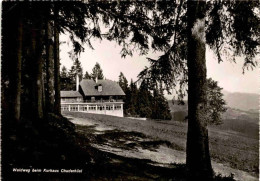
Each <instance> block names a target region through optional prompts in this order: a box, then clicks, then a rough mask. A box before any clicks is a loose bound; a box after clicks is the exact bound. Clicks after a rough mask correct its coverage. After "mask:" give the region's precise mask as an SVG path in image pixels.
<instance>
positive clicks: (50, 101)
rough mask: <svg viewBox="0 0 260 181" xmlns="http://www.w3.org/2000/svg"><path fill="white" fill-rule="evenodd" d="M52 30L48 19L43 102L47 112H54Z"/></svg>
mask: <svg viewBox="0 0 260 181" xmlns="http://www.w3.org/2000/svg"><path fill="white" fill-rule="evenodd" d="M52 37H53V31H52V27H51V22H50V20H47V22H46V27H45V42H46V95H45V103H46V110H47V112H54V72H53V71H54V56H53V41H52Z"/></svg>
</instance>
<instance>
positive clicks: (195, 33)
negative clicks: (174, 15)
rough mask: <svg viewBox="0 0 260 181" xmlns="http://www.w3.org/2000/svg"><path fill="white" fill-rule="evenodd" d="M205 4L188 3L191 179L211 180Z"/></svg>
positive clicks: (189, 169) (199, 2) (189, 155)
mask: <svg viewBox="0 0 260 181" xmlns="http://www.w3.org/2000/svg"><path fill="white" fill-rule="evenodd" d="M205 8H206V3H205V1H188V57H187V59H188V77H189V80H188V108H189V110H188V111H189V113H188V115H189V121H188V135H187V151H186V153H187V155H186V156H187V158H186V159H187V171H188V178H189V180H211V179H212V177H213V170H212V166H211V160H210V154H209V144H208V130H207V119H206V112H207V110H206V103H207V101H206V96H207V95H206V88H207V87H206V86H207V84H206V78H207V77H206V76H207V74H206V73H207V69H206V58H205V53H206V52H205V49H206V45H205V11H206V9H205Z"/></svg>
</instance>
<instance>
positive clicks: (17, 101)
mask: <svg viewBox="0 0 260 181" xmlns="http://www.w3.org/2000/svg"><path fill="white" fill-rule="evenodd" d="M18 14H19V16H18V17H17V18H18V20H17V32H16V42H14V43H16V46H15V48H16V50H17V52H15V57H14V62H13V65H14V68H13V70H14V71H12V73H11V74H12V75H10V78H11V79H10V90H11V92H12V94H11V96H10V98H11V99H12V100H11V106H10V109H11V114H10V115H12V116H13V119H14V121H15V122H19V120H20V112H21V111H20V110H21V71H22V42H23V22H22V10H20V13H18Z"/></svg>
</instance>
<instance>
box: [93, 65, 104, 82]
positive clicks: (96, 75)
mask: <svg viewBox="0 0 260 181" xmlns="http://www.w3.org/2000/svg"><path fill="white" fill-rule="evenodd" d="M91 78H92V79H93V80H96V79H98V80H102V79H104V75H103V70H102V69H101V66H100V64H99V63H98V62H97V63H96V64H95V66H94V67H93V69H92V73H91Z"/></svg>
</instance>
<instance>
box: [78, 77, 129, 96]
mask: <svg viewBox="0 0 260 181" xmlns="http://www.w3.org/2000/svg"><path fill="white" fill-rule="evenodd" d="M98 85H102V91H101V92H98V90H97V88H95V87H96V86H98ZM80 87H81V89H82V91H83V93H84V95H85V96H123V95H125V93H124V91H123V90H122V89H121V87H120V86H119V84H118V83H117V82H115V81H112V80H98V81H97V82H95V81H94V80H92V79H83V80H82V81H81V82H80Z"/></svg>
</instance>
